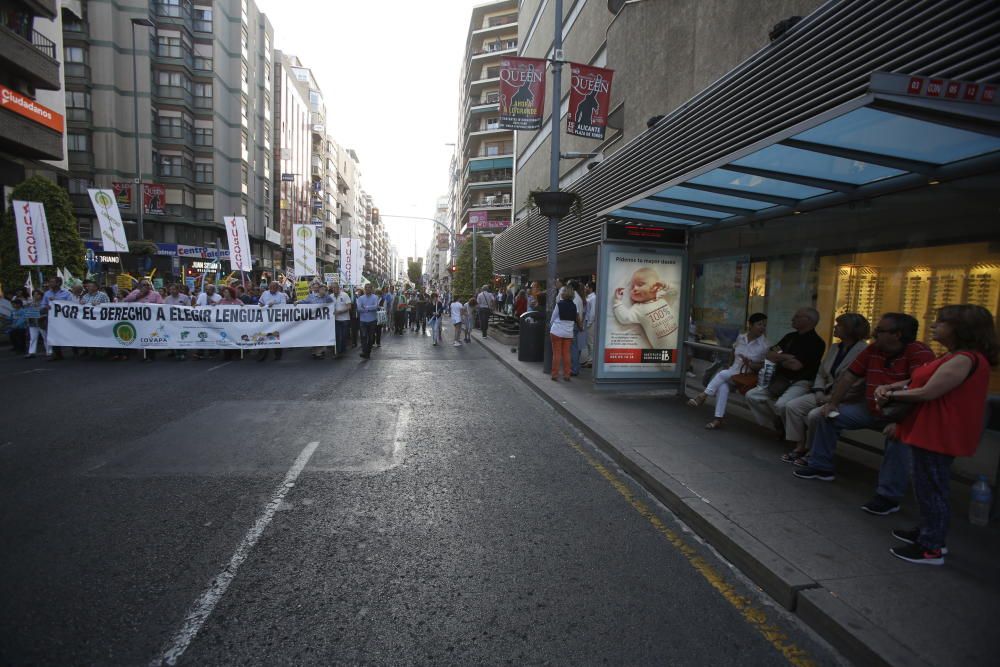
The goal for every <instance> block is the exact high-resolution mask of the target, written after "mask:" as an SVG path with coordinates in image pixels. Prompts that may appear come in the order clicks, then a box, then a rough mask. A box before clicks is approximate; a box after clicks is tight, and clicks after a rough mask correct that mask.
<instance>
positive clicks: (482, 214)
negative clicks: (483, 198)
mask: <svg viewBox="0 0 1000 667" xmlns="http://www.w3.org/2000/svg"><path fill="white" fill-rule="evenodd" d="M489 220H490V214H489V213H487V212H486V211H469V229H475V230H479V229H485V228H486V227H487V226H489Z"/></svg>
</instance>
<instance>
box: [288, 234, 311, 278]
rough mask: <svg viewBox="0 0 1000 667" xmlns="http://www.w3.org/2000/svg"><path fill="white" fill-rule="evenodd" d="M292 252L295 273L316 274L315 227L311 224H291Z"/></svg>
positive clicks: (300, 274) (301, 274)
mask: <svg viewBox="0 0 1000 667" xmlns="http://www.w3.org/2000/svg"><path fill="white" fill-rule="evenodd" d="M292 253H293V255H294V258H295V275H297V276H315V275H316V228H315V227H313V226H312V225H292Z"/></svg>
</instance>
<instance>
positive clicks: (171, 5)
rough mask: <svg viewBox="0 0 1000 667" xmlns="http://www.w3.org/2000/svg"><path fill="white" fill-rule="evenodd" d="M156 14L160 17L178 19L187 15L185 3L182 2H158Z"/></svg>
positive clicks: (179, 0) (165, 0) (162, 0)
mask: <svg viewBox="0 0 1000 667" xmlns="http://www.w3.org/2000/svg"><path fill="white" fill-rule="evenodd" d="M157 5H159V6H158V7H157V10H156V13H157V14H159V15H160V16H173V17H177V18H180V17H181V16H184V15H185V14H186V13H187V2H185V1H184V0H159V2H158V3H157Z"/></svg>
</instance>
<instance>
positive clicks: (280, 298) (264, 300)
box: [257, 281, 288, 361]
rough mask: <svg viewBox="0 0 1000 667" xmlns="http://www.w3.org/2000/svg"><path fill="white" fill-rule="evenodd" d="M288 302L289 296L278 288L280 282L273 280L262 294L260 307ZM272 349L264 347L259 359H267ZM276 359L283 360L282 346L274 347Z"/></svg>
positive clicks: (258, 356) (281, 304)
mask: <svg viewBox="0 0 1000 667" xmlns="http://www.w3.org/2000/svg"><path fill="white" fill-rule="evenodd" d="M286 303H288V296H287V295H286V294H285V293H284V292H282V291H281V290H280V289H278V283H276V282H274V281H272V282H271V284H270V285H268V286H267V291H266V292H264V293H263V294H261V295H260V307H261V308H271V307H273V306H283V305H285V304H286ZM269 351H270V350H268V349H267V348H264V349H263V350H261V351H260V354H259V355H257V361H264V360H265V359H267V353H268V352H269ZM274 360H275V361H281V348H280V347H276V348H274Z"/></svg>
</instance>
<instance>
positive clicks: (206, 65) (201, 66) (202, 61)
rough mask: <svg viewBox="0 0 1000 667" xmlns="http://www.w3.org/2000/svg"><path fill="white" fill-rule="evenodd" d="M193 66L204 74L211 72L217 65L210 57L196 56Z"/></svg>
mask: <svg viewBox="0 0 1000 667" xmlns="http://www.w3.org/2000/svg"><path fill="white" fill-rule="evenodd" d="M191 66H192V67H193V68H194V69H196V70H199V71H202V72H211V71H212V69H213V67H214V66H215V63H214V61H213V60H212V58H210V57H208V56H195V57H194V61H193V62H192V64H191Z"/></svg>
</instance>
